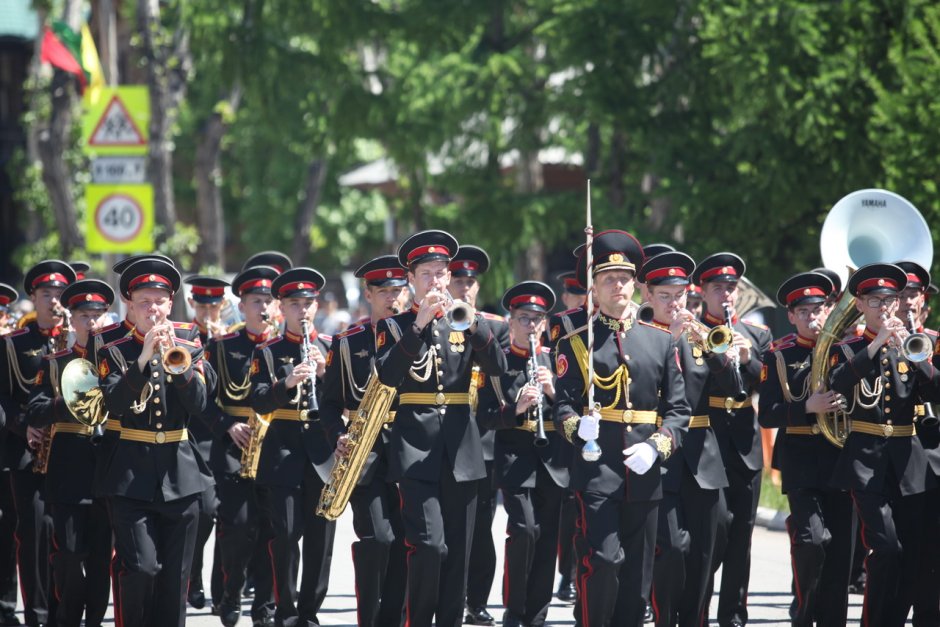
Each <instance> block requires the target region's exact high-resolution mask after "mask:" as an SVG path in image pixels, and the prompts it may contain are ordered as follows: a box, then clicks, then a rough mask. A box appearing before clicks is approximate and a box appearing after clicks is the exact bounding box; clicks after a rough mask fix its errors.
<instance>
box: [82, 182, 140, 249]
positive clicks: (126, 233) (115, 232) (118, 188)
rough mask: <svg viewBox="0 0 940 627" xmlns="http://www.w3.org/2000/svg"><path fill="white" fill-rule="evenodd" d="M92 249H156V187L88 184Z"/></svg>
mask: <svg viewBox="0 0 940 627" xmlns="http://www.w3.org/2000/svg"><path fill="white" fill-rule="evenodd" d="M85 199H86V202H87V204H86V206H87V209H88V220H87V224H88V231H87V234H86V235H87V237H86V239H87V244H88V247H87V248H88V251H89V252H101V253H115V252H124V253H137V252H150V251H152V250H153V188H152V187H151V186H149V185H87V186H86V187H85Z"/></svg>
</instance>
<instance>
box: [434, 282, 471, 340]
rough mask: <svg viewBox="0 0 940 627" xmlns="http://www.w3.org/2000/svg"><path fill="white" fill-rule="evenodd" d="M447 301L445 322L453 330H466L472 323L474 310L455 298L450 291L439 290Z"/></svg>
mask: <svg viewBox="0 0 940 627" xmlns="http://www.w3.org/2000/svg"><path fill="white" fill-rule="evenodd" d="M440 294H441V295H442V296H443V297H444V300H445V301H446V302H447V312H446V313H445V314H444V315H445V316H447V324H449V325H450V327H451V328H452V329H453V330H454V331H466V330H467V329H469V328H470V325H472V324H473V317H474V310H473V307H471V306H470V305H469V304H468V303H465V302H464V301H462V300H458V299H455V298H454V297H453V296H451V295H450V292H448V291H447V290H444V291H442V292H440Z"/></svg>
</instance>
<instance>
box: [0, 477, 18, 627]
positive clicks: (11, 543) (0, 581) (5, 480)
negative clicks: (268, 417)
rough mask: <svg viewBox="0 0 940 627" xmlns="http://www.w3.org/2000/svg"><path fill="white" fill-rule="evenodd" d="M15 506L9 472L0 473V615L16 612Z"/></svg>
mask: <svg viewBox="0 0 940 627" xmlns="http://www.w3.org/2000/svg"><path fill="white" fill-rule="evenodd" d="M15 533H16V508H15V507H14V505H13V489H12V487H11V486H10V472H9V471H3V472H2V473H0V617H2V616H7V615H11V614H13V613H14V612H16V595H17V592H18V590H17V580H16V542H15V539H14V537H13V536H14V534H15Z"/></svg>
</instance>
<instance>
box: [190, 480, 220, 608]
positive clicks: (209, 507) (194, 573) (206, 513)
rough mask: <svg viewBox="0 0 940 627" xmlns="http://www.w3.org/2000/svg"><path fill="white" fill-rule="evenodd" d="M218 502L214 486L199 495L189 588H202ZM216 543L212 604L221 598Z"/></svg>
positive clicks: (212, 576) (213, 564) (211, 587)
mask: <svg viewBox="0 0 940 627" xmlns="http://www.w3.org/2000/svg"><path fill="white" fill-rule="evenodd" d="M218 506H219V501H218V499H217V498H216V490H215V486H214V485H211V486H209V487H208V488H206V489H205V490H204V491H203V492H202V494H200V495H199V521H198V522H197V524H196V548H195V549H193V564H192V568H190V571H189V587H190V588H194V587H195V588H203V582H202V568H203V564H204V563H205V562H204V560H205V557H204V553H205V550H206V543H207V542H208V541H209V536H211V535H212V527H213V526H214V525H215V515H216V511H217V510H218ZM218 551H219V547H218V543H216V547H215V554H214V557H215V558H216V559H213V562H212V574H211V578H210V581H209V596H210V597H211V598H212V602H213V603H216V604H217V603H218V602H219V600H220V599H221V598H222V585H223V584H222V579H223V577H222V567H221V564H220V563H219V560H218V559H217V556H218Z"/></svg>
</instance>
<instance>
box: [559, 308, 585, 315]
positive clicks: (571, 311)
mask: <svg viewBox="0 0 940 627" xmlns="http://www.w3.org/2000/svg"><path fill="white" fill-rule="evenodd" d="M582 309H584V307H572V308H571V309H566V310H564V311H563V312H561V313H559V314H555V315H556V316H558V317H561V316H570V315H571V314H573V313H576V312H579V311H581V310H582Z"/></svg>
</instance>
